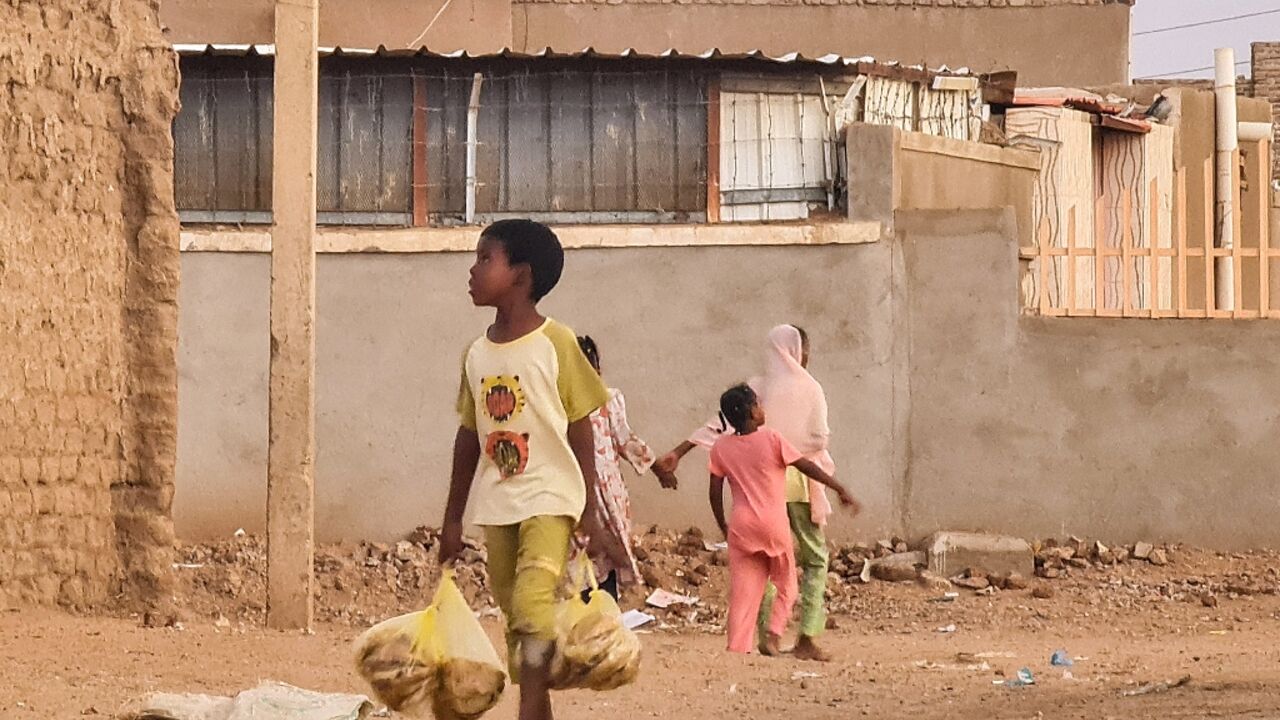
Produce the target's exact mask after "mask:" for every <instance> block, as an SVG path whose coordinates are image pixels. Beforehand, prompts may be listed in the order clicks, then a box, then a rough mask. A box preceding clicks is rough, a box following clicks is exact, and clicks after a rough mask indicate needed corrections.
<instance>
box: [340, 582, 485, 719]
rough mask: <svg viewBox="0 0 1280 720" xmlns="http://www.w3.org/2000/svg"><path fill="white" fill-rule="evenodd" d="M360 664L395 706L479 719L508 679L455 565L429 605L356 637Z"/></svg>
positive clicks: (375, 689) (371, 682)
mask: <svg viewBox="0 0 1280 720" xmlns="http://www.w3.org/2000/svg"><path fill="white" fill-rule="evenodd" d="M356 666H357V669H358V670H359V672H360V675H361V676H362V677H363V678H364V679H365V680H366V681H367V682H368V683H369V685H370V687H371V688H372V689H373V693H374V695H375V696H377V698H378V700H380V701H381V702H383V703H384V704H386V706H387V707H389V708H391V709H392V710H395V711H397V712H401V713H405V714H408V715H418V716H425V715H426V713H427V711H428V710H429V711H430V713H431V714H432V715H434V716H435V717H436V718H437V720H474V719H475V718H478V717H480V716H481V715H483V714H484V713H485V712H487V711H488V710H489V709H490V708H492V707H493V706H494V705H496V704H497V702H498V698H500V697H501V696H502V691H503V689H505V687H506V682H507V677H506V672H505V671H504V670H503V667H502V662H501V661H500V660H499V659H498V653H497V652H496V651H495V650H494V649H493V644H492V643H490V642H489V638H488V636H486V635H485V633H484V628H483V627H481V625H480V621H479V620H477V619H476V616H475V615H474V614H473V613H472V612H471V608H469V607H467V601H466V599H465V598H463V596H462V593H461V592H460V591H459V590H458V586H457V584H456V583H455V582H454V579H453V571H452V570H445V571H444V573H443V575H442V576H441V578H440V585H439V587H438V588H437V589H436V594H435V598H434V599H433V600H432V601H431V605H430V606H429V607H428V608H427V609H426V610H423V611H421V612H415V613H409V614H408V615H401V616H399V617H394V618H391V619H390V620H384V621H382V622H380V623H378V624H377V625H374V626H373V627H371V628H369V629H368V630H367V631H365V633H364V634H363V635H361V636H360V638H359V639H358V640H357V641H356Z"/></svg>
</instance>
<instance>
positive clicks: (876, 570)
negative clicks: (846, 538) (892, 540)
mask: <svg viewBox="0 0 1280 720" xmlns="http://www.w3.org/2000/svg"><path fill="white" fill-rule="evenodd" d="M924 564H925V554H924V553H923V552H920V551H916V552H905V553H894V554H892V555H886V556H884V557H882V558H879V559H876V560H872V561H870V574H871V577H874V578H875V579H877V580H882V581H884V582H907V581H910V580H915V579H916V578H917V577H918V575H919V572H918V571H917V570H916V568H917V567H919V566H923V565H924Z"/></svg>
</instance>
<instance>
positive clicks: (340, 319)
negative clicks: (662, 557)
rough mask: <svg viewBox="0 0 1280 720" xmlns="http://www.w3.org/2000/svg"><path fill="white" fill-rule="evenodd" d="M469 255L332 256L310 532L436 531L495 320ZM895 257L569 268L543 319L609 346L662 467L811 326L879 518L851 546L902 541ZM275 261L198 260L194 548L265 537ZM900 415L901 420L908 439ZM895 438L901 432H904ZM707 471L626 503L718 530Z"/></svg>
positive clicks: (673, 259) (187, 482)
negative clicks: (462, 412) (664, 458)
mask: <svg viewBox="0 0 1280 720" xmlns="http://www.w3.org/2000/svg"><path fill="white" fill-rule="evenodd" d="M470 261H471V258H470V256H469V254H462V253H432V254H395V255H392V254H347V255H322V256H321V257H320V258H319V260H318V263H319V265H318V276H317V293H318V298H317V313H318V319H317V328H316V345H317V355H318V357H317V397H316V416H317V417H316V422H317V456H316V478H317V479H316V524H317V525H316V532H317V538H318V539H320V540H333V539H336V538H379V537H381V538H391V537H397V536H399V535H401V534H403V533H405V532H407V531H408V530H410V529H412V528H413V527H414V526H416V525H419V524H432V525H436V524H438V523H439V521H440V515H441V512H442V508H443V501H444V497H445V492H446V489H447V483H448V474H449V459H450V450H451V443H452V438H453V433H454V431H455V430H456V427H457V420H456V417H455V415H454V410H453V403H454V399H455V393H456V390H457V383H458V367H459V365H458V364H459V358H460V356H461V353H462V351H463V349H464V347H465V345H466V344H467V343H468V342H469V341H470V340H471V339H474V337H476V336H478V335H479V333H481V332H482V331H483V328H484V327H485V325H486V323H487V322H488V321H489V318H490V316H489V315H488V314H486V313H485V312H483V311H481V310H477V309H475V308H473V307H471V305H470V302H469V300H468V298H467V295H466V291H465V290H466V273H467V268H468V267H469V264H470ZM893 264H894V253H893V248H892V245H890V244H888V243H875V244H865V245H849V246H827V247H785V246H784V247H714V248H661V249H654V248H641V249H601V250H572V251H569V253H568V258H567V271H566V274H565V278H564V280H563V281H562V283H561V286H560V287H558V288H557V289H556V290H555V291H554V292H553V293H552V295H551V296H550V297H549V298H548V301H547V303H546V305H545V310H546V311H547V312H549V313H550V314H552V315H554V316H555V317H557V318H559V319H561V320H562V321H564V322H566V323H568V324H570V325H571V326H573V327H574V328H575V329H577V330H578V331H580V332H584V333H589V334H591V335H592V336H593V337H595V338H596V339H597V341H598V342H599V344H600V349H601V354H602V360H603V364H604V373H605V377H606V380H607V381H608V382H609V383H610V384H611V385H613V386H616V387H619V388H621V389H622V390H623V392H624V393H625V394H626V396H627V403H628V409H629V414H630V416H631V421H632V426H633V427H634V428H635V429H636V430H637V431H638V432H639V433H640V435H641V436H642V437H644V438H645V439H647V440H648V441H649V442H650V443H652V444H653V445H654V446H655V448H656V449H658V451H660V452H661V451H665V450H666V449H667V448H669V447H670V446H672V445H674V444H675V443H677V442H679V441H680V440H681V439H683V437H684V436H685V435H686V434H687V433H688V432H690V431H691V430H693V429H694V428H695V427H696V426H697V425H698V424H699V423H701V422H703V421H705V420H706V419H707V418H708V417H710V416H711V415H712V414H713V412H714V409H715V403H716V400H717V398H718V397H719V394H720V392H722V391H723V390H724V389H725V388H727V387H728V386H729V385H730V384H732V383H734V382H737V381H741V380H744V379H746V378H747V377H748V376H750V375H752V374H754V373H755V372H757V371H758V369H759V367H760V364H761V362H762V357H763V338H764V335H765V333H766V332H767V331H768V329H769V328H770V327H771V326H773V325H774V324H777V323H780V322H794V323H797V324H800V325H802V326H804V327H805V328H806V329H807V330H808V331H809V332H810V333H811V335H812V337H813V342H814V359H813V370H814V374H815V375H816V376H817V377H818V379H819V380H820V381H822V382H823V384H824V385H825V387H826V390H827V394H828V398H829V400H830V405H831V424H832V428H833V433H834V435H833V443H834V446H833V454H834V455H835V458H836V461H837V463H838V464H839V466H840V468H841V469H840V475H841V476H842V477H843V478H844V479H845V481H846V482H848V483H849V484H850V485H851V486H852V487H854V488H855V489H856V490H857V492H858V494H859V495H860V496H861V497H862V498H863V500H864V501H865V502H866V504H867V507H868V510H867V512H866V515H865V516H863V517H862V518H859V519H858V520H857V521H854V522H850V521H848V520H847V519H838V520H836V521H835V524H834V526H833V528H832V531H833V533H834V534H835V535H836V536H839V537H849V536H851V535H853V534H855V533H856V534H859V535H864V536H867V537H876V536H879V535H881V534H884V533H887V532H890V531H891V530H892V529H893V528H894V527H896V526H897V525H898V524H899V521H898V518H897V517H896V516H895V511H894V508H895V507H896V506H897V501H898V498H897V497H896V495H895V493H896V492H897V485H896V483H895V482H894V480H893V477H894V475H895V473H896V472H898V469H897V468H898V466H900V465H901V458H900V457H899V454H898V453H896V452H895V450H894V442H895V440H896V439H897V438H900V437H901V433H902V432H904V430H903V429H902V426H903V418H904V416H901V412H902V410H903V409H905V407H906V403H905V398H904V397H897V398H895V388H896V389H897V392H899V393H900V392H901V390H902V389H904V388H905V387H906V385H905V382H903V379H902V378H901V377H900V374H901V370H902V366H901V362H900V359H901V357H902V353H901V348H900V347H899V348H896V349H895V347H894V346H893V343H894V342H895V337H896V338H898V339H897V340H896V341H897V342H900V341H901V338H902V336H901V334H897V335H895V333H893V332H892V329H893V328H894V326H895V323H896V322H897V321H898V318H897V317H896V315H895V307H896V300H895V294H894V293H892V292H891V283H892V282H893V279H894V277H895V274H894V272H893ZM268 265H269V261H268V256H267V255H265V254H234V253H184V255H183V272H184V283H183V287H182V298H181V302H182V308H183V312H182V326H181V342H180V348H179V363H180V367H181V383H182V384H181V393H182V403H181V407H180V417H179V423H180V432H179V466H178V474H179V477H180V481H179V489H178V493H177V497H176V499H175V506H174V516H175V522H176V523H177V526H178V528H179V532H180V533H181V534H182V536H183V537H186V538H200V537H211V536H212V537H225V536H227V535H229V534H230V533H232V532H233V531H234V530H235V529H237V528H240V527H243V528H245V529H246V530H250V531H261V529H262V527H263V521H264V517H265V482H266V480H265V479H266V470H265V467H266V437H267V428H266V395H267V389H266V382H267V362H268V339H267V284H268V272H269V269H268ZM895 413H898V414H899V417H898V420H897V421H896V422H895V419H894V418H895ZM895 428H897V429H895ZM705 468H706V455H705V453H703V452H701V451H696V452H695V453H693V454H691V455H690V457H689V458H688V459H687V460H686V461H685V463H684V465H682V467H681V471H680V477H681V480H682V487H681V489H680V491H679V492H678V493H671V492H666V491H662V490H660V489H659V488H658V486H657V482H656V480H655V479H654V478H653V477H652V476H648V477H646V478H642V479H639V480H636V481H635V482H634V483H633V484H632V489H633V504H634V508H635V513H636V518H637V522H638V523H659V522H660V523H662V524H663V525H668V526H680V525H691V524H695V523H698V524H702V525H703V526H704V527H705V526H708V525H709V524H710V523H711V515H710V511H709V509H708V506H707V501H706V470H705Z"/></svg>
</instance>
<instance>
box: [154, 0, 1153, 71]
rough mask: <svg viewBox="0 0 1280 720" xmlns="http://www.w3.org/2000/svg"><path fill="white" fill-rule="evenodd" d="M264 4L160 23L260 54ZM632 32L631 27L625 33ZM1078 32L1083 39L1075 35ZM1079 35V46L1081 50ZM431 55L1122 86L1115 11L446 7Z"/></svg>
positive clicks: (366, 42)
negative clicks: (556, 54) (994, 73)
mask: <svg viewBox="0 0 1280 720" xmlns="http://www.w3.org/2000/svg"><path fill="white" fill-rule="evenodd" d="M440 7H441V0H430V1H429V2H415V1H413V0H369V1H367V2H331V3H321V7H320V13H321V17H320V44H321V45H322V46H342V47H349V48H350V47H354V48H376V47H378V46H379V45H385V46H386V47H388V48H403V47H406V46H407V45H408V44H409V43H411V42H413V41H414V40H415V38H417V37H418V36H419V34H420V33H421V32H422V31H423V29H425V28H426V26H427V25H428V23H430V21H431V19H432V18H433V17H434V16H435V14H436V12H437V11H438V10H439V9H440ZM271 8H272V2H271V0H165V1H164V2H163V3H162V4H161V19H162V20H163V22H164V24H165V25H166V26H167V27H168V28H169V32H168V34H167V37H168V39H169V41H170V42H175V43H269V42H271V33H272V30H271V28H272V24H271V18H272V10H271ZM637 28H643V29H644V30H643V31H642V32H637ZM1081 30H1087V33H1086V34H1085V35H1083V36H1082V35H1081ZM1082 37H1086V38H1087V43H1086V44H1082V40H1081V38H1082ZM421 44H425V45H427V46H428V47H430V48H431V49H432V50H435V51H441V52H447V51H452V50H461V49H465V50H467V51H469V52H473V53H480V52H493V51H495V50H498V49H501V48H503V47H511V48H513V49H515V50H518V51H530V52H532V51H537V50H541V49H542V48H544V47H551V48H553V49H555V50H558V51H561V52H574V51H578V50H583V49H585V48H588V47H593V48H595V49H596V50H598V51H601V52H617V51H620V50H623V49H626V48H633V47H634V48H636V49H638V50H641V51H645V52H660V51H663V50H667V49H669V48H676V49H678V50H681V51H684V52H703V51H705V50H709V49H712V48H719V49H720V50H722V51H724V52H746V51H748V50H763V51H765V52H767V53H770V54H784V53H789V52H799V53H802V54H804V55H808V56H819V55H826V54H833V53H834V54H842V55H848V56H852V57H861V56H866V55H870V56H874V57H876V58H879V59H881V60H885V61H893V60H897V61H901V62H903V63H909V64H916V63H927V64H929V65H931V66H939V65H944V64H945V65H949V66H951V67H960V66H968V67H971V68H973V69H974V70H978V71H983V72H986V71H991V70H1017V71H1018V72H1019V79H1020V80H1021V82H1022V83H1023V84H1024V85H1027V84H1030V85H1088V84H1094V85H1096V84H1104V83H1118V82H1125V81H1127V80H1128V68H1129V7H1128V6H1127V5H1067V6H1060V7H1023V8H1011V7H1004V8H976V7H949V8H948V7H935V8H906V7H892V6H882V7H874V6H850V5H810V4H803V5H801V4H796V5H786V6H780V5H754V4H753V5H729V4H726V5H710V4H708V5H702V4H693V5H690V4H678V5H671V4H627V3H618V4H594V3H533V4H519V3H517V4H512V3H510V1H509V0H467V1H466V2H455V3H452V4H451V5H450V6H449V7H448V8H446V9H445V11H444V13H443V14H441V16H440V19H439V20H437V21H436V24H435V25H434V26H432V28H431V30H430V32H429V33H428V34H427V35H426V37H425V38H424V39H423V40H422V41H420V42H419V45H421Z"/></svg>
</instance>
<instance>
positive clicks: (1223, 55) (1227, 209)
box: [1213, 48, 1240, 310]
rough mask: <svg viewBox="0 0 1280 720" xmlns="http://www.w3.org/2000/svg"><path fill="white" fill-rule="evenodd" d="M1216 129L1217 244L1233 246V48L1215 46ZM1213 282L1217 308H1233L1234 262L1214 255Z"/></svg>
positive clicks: (1234, 149) (1234, 301) (1234, 148)
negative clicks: (1215, 260) (1216, 260)
mask: <svg viewBox="0 0 1280 720" xmlns="http://www.w3.org/2000/svg"><path fill="white" fill-rule="evenodd" d="M1213 60H1214V70H1215V73H1214V81H1213V92H1214V95H1215V102H1214V105H1215V107H1216V112H1215V115H1216V120H1217V126H1218V132H1217V136H1218V138H1217V170H1218V181H1217V183H1216V188H1215V191H1216V194H1217V196H1218V247H1220V248H1223V249H1228V250H1229V249H1231V248H1233V247H1235V244H1236V236H1235V226H1236V225H1235V214H1236V212H1238V209H1237V208H1236V207H1235V195H1236V188H1235V152H1236V149H1237V148H1238V147H1239V145H1240V142H1239V138H1238V135H1237V132H1238V127H1237V124H1236V51H1235V50H1233V49H1231V48H1219V49H1217V50H1214V51H1213ZM1214 284H1215V288H1216V291H1217V292H1216V299H1217V305H1218V309H1219V310H1234V309H1235V306H1236V297H1235V295H1236V293H1235V265H1234V262H1233V260H1232V258H1229V257H1224V258H1218V262H1217V264H1216V265H1215V272H1214Z"/></svg>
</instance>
